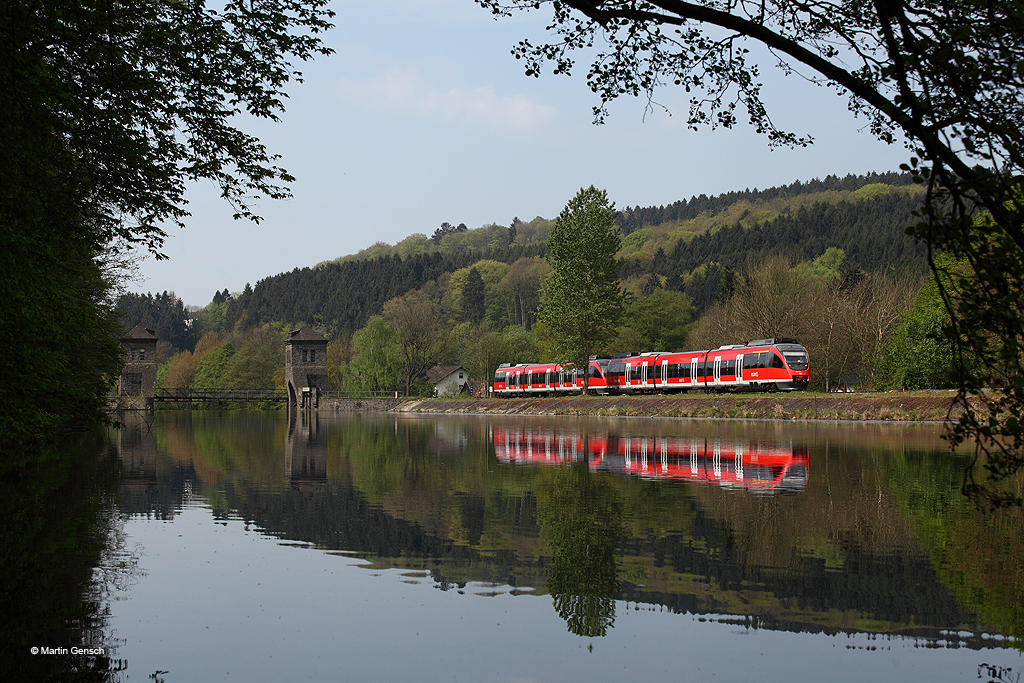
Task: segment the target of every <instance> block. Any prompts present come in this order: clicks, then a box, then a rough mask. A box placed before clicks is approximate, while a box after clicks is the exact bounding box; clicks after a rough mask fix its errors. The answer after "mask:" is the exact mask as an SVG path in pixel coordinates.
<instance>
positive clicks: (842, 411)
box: [392, 391, 963, 423]
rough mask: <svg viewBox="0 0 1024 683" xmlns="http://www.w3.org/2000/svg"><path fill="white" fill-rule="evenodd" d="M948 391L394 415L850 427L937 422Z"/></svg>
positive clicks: (487, 403)
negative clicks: (737, 421)
mask: <svg viewBox="0 0 1024 683" xmlns="http://www.w3.org/2000/svg"><path fill="white" fill-rule="evenodd" d="M955 395H956V392H954V391H907V392H903V391H899V392H885V393H875V392H865V393H848V394H819V393H811V394H805V393H803V392H800V393H792V394H749V393H748V394H726V395H710V394H693V395H690V394H687V395H671V396H666V395H653V396H586V397H584V396H555V397H548V398H540V397H537V398H533V397H531V398H463V399H443V398H431V399H410V400H407V401H403V402H402V403H401V404H400V405H398V406H395V407H394V408H393V409H392V410H393V411H394V412H400V413H447V414H478V415H572V416H578V415H594V416H606V417H684V418H719V419H760V420H835V421H852V422H939V423H944V422H947V421H948V420H949V419H953V420H955V419H956V418H957V417H959V415H960V414H961V413H962V412H963V411H962V409H960V408H956V409H955V410H951V408H952V404H953V398H954V397H955Z"/></svg>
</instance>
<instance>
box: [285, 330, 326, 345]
mask: <svg viewBox="0 0 1024 683" xmlns="http://www.w3.org/2000/svg"><path fill="white" fill-rule="evenodd" d="M297 341H308V342H326V341H327V338H326V337H325V336H323V335H322V334H320V333H319V332H317V331H316V330H314V329H313V328H311V327H300V328H299V329H297V330H292V331H291V332H289V333H288V339H286V340H285V344H290V343H292V342H297Z"/></svg>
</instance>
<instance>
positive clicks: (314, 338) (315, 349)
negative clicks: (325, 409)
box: [284, 327, 327, 408]
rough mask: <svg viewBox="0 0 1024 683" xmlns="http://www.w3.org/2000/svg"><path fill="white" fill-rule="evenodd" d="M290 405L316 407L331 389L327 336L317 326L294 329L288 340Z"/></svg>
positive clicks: (286, 358) (286, 372) (286, 366)
mask: <svg viewBox="0 0 1024 683" xmlns="http://www.w3.org/2000/svg"><path fill="white" fill-rule="evenodd" d="M284 376H285V382H286V383H287V385H288V405H289V406H298V407H303V408H316V407H317V406H318V405H319V403H320V396H321V395H322V394H323V393H324V392H326V391H327V339H325V338H324V336H323V335H322V334H320V333H319V332H317V331H316V330H313V329H310V328H308V327H302V328H299V329H297V330H293V331H292V332H291V333H290V334H289V335H288V338H287V339H286V340H285V342H284Z"/></svg>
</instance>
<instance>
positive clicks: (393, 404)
mask: <svg viewBox="0 0 1024 683" xmlns="http://www.w3.org/2000/svg"><path fill="white" fill-rule="evenodd" d="M407 400H408V399H405V398H321V399H320V412H321V413H354V412H363V411H383V410H394V409H395V408H397V407H398V406H399V405H400V404H402V403H404V402H405V401H407Z"/></svg>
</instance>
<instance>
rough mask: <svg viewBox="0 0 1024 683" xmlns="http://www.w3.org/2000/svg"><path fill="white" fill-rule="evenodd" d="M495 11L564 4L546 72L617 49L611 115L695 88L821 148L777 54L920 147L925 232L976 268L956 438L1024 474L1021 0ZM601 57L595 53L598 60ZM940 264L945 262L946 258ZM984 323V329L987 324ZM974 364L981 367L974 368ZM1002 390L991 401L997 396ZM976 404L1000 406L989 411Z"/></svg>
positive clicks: (604, 75) (776, 136)
mask: <svg viewBox="0 0 1024 683" xmlns="http://www.w3.org/2000/svg"><path fill="white" fill-rule="evenodd" d="M477 2H478V3H479V4H480V5H482V6H483V7H485V8H488V9H490V10H491V11H492V12H493V13H494V14H495V15H498V16H504V15H509V14H511V13H512V12H513V11H516V10H537V9H540V8H541V7H542V6H546V7H547V8H549V9H550V11H551V13H552V15H553V19H552V21H551V22H550V25H549V28H548V30H549V31H550V32H551V33H552V36H553V39H552V40H551V42H548V43H543V44H534V43H532V42H530V40H528V39H527V40H523V41H521V42H520V43H519V45H518V46H516V47H515V48H514V49H513V50H512V52H513V54H514V55H515V56H516V58H518V59H522V60H524V61H525V64H526V73H527V75H532V76H538V75H539V74H540V73H541V71H542V70H543V69H544V67H545V65H546V64H548V63H550V64H553V67H554V68H553V70H554V72H555V73H564V74H568V73H570V71H571V70H572V68H573V66H574V63H573V62H574V59H573V58H574V54H575V53H576V52H577V51H580V50H590V49H591V48H594V46H595V44H598V43H603V45H602V47H600V48H598V49H597V50H596V52H595V53H593V60H592V61H591V64H590V69H589V72H588V74H587V81H588V84H589V85H590V88H591V89H592V90H593V91H594V92H595V93H596V94H597V95H598V96H599V97H600V100H601V102H600V105H598V106H596V107H595V108H594V116H595V120H596V121H598V122H601V121H603V120H604V118H605V116H606V115H607V113H608V112H607V105H608V103H609V102H611V101H613V100H615V99H616V98H618V97H620V96H622V95H633V96H639V97H646V98H647V102H648V104H649V105H653V104H654V99H653V98H654V93H655V92H656V91H657V90H658V88H660V87H662V86H666V85H674V86H680V87H683V88H685V89H686V91H687V92H690V93H693V95H692V97H691V99H690V106H689V114H688V119H687V121H688V124H689V125H690V126H691V127H693V128H697V127H700V126H710V127H712V128H714V127H718V126H722V127H727V128H728V127H732V126H733V125H735V124H736V123H737V122H738V120H739V116H740V114H741V113H742V112H745V114H746V117H747V119H748V121H749V122H750V124H751V125H752V126H753V127H754V128H755V129H756V130H757V131H758V132H759V133H762V134H764V135H766V136H767V138H768V142H769V144H771V145H807V144H810V143H811V142H812V141H813V140H812V139H811V138H810V137H809V136H807V135H801V134H799V133H795V132H793V131H788V130H785V129H783V128H781V127H779V126H778V125H777V124H776V121H775V120H774V119H773V118H772V117H771V115H770V112H769V111H768V108H767V106H766V105H765V103H764V101H763V99H762V96H761V89H762V87H763V85H762V83H761V81H760V78H761V73H760V65H759V64H758V62H757V59H756V58H755V57H754V56H753V55H752V53H751V51H750V50H749V49H748V47H747V45H748V44H749V43H751V42H754V43H759V44H761V45H763V46H765V47H766V48H767V49H768V51H769V53H770V54H771V58H772V59H773V60H775V64H776V66H778V67H779V68H781V69H782V70H783V71H784V72H785V73H787V74H791V73H798V74H799V75H800V76H801V77H803V78H805V79H807V80H809V81H811V82H813V83H817V84H819V85H822V86H826V87H830V88H834V89H836V90H837V91H839V92H841V93H845V94H846V95H847V96H848V97H849V107H850V109H851V110H852V111H853V112H855V113H857V114H859V115H862V116H864V117H866V118H867V120H868V121H869V128H870V130H871V132H872V133H873V134H875V135H876V136H877V137H878V138H880V139H881V140H884V141H886V142H895V141H898V140H900V139H902V140H904V141H905V142H906V144H907V146H908V148H909V149H910V150H911V152H912V155H913V156H912V157H911V158H910V160H909V163H908V164H907V165H906V168H907V169H908V170H912V171H913V172H914V174H915V179H916V180H917V181H918V182H920V183H922V184H923V185H925V187H926V190H927V192H926V198H925V202H924V207H923V208H922V209H921V211H920V218H921V220H920V221H919V222H918V223H917V225H916V226H913V227H912V228H911V230H910V231H911V232H912V233H913V234H916V235H917V236H918V237H920V238H921V239H923V240H925V241H926V242H927V244H928V245H929V247H930V248H932V249H945V250H949V251H951V252H952V253H954V254H955V255H956V256H957V258H958V259H959V260H961V261H964V262H966V263H967V264H968V265H969V269H968V271H969V273H970V275H969V276H967V277H964V278H961V279H959V280H958V281H957V283H956V288H955V289H952V288H949V287H946V286H945V285H944V284H943V280H942V278H936V281H937V282H938V284H939V287H940V296H941V298H942V300H943V302H944V304H945V306H946V308H947V309H948V311H949V313H950V316H951V319H952V324H951V326H950V338H951V339H952V340H953V341H954V343H955V344H956V346H957V352H956V364H957V375H958V378H957V379H958V387H959V397H958V401H959V403H960V404H961V405H962V406H963V408H964V409H965V415H964V417H963V418H962V419H961V420H960V422H959V423H958V424H957V425H955V426H954V428H953V429H952V431H951V432H950V437H951V441H952V442H953V443H954V444H958V443H961V442H963V441H965V440H970V441H972V442H973V443H974V444H976V447H977V448H978V454H979V457H980V459H981V461H982V462H983V463H984V466H985V468H986V470H987V472H988V474H990V475H991V477H992V479H991V482H992V483H993V484H995V486H996V488H998V485H999V482H1000V481H1001V480H1003V479H1005V478H1006V477H1008V476H1010V475H1012V474H1013V473H1015V472H1016V471H1017V470H1018V469H1019V468H1020V466H1021V465H1022V464H1024V420H1021V418H1020V416H1021V415H1022V414H1024V388H1022V387H1024V353H1022V350H1024V317H1022V316H1021V315H1020V311H1019V302H1020V301H1021V298H1022V295H1024V291H1022V289H1021V283H1022V282H1024V257H1022V255H1024V206H1022V203H1021V202H1019V201H1018V199H1019V195H1018V194H1017V186H1018V182H1019V178H1020V177H1021V175H1022V174H1024V127H1022V126H1021V122H1022V121H1024V99H1022V97H1021V93H1022V92H1024V88H1022V86H1024V69H1022V68H1021V64H1024V6H1022V5H1021V3H1020V2H1017V1H1016V0H927V1H925V0H869V1H868V2H863V1H862V0H837V1H835V2H833V1H831V0H826V1H819V0H811V1H809V2H805V1H803V0H801V1H799V2H798V1H794V0H770V1H767V2H751V1H747V0H739V1H738V2H720V1H719V0H695V1H693V2H686V1H683V0H477ZM588 54H589V53H588ZM982 213H985V214H988V215H990V216H991V219H990V220H989V221H988V222H987V223H985V224H982V225H979V224H977V223H976V222H975V217H976V216H977V215H979V214H982ZM933 269H934V270H936V271H937V270H938V269H937V268H935V266H934V264H933ZM979 323H980V326H979ZM968 359H973V360H972V361H971V362H970V363H969V362H968ZM993 386H995V387H1000V388H1001V389H1000V391H998V392H995V393H994V394H993V393H986V392H985V391H984V388H985V387H993ZM972 396H974V397H977V398H978V399H980V403H981V404H982V405H984V406H985V408H984V410H982V411H979V410H978V409H977V408H976V406H975V404H974V403H973V402H972V401H971V400H970V398H971V397H972ZM996 488H992V487H990V486H988V485H987V484H985V483H981V484H975V482H974V481H973V480H970V481H968V485H967V490H968V492H969V493H971V494H973V495H976V496H978V498H979V500H984V501H985V502H987V503H989V504H991V505H1000V504H1003V503H1006V502H1010V501H1014V502H1018V503H1019V502H1020V498H1019V496H1017V495H1015V494H1012V493H1005V494H1004V493H999V492H997V491H996Z"/></svg>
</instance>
